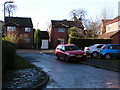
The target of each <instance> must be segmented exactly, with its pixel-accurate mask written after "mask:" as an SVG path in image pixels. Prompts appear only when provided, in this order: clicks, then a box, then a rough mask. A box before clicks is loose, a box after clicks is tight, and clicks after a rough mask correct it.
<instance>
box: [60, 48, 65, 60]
mask: <svg viewBox="0 0 120 90" xmlns="http://www.w3.org/2000/svg"><path fill="white" fill-rule="evenodd" d="M60 57H63V58H64V57H65V46H62V47H61V56H60Z"/></svg>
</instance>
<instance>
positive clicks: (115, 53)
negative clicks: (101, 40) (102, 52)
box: [108, 45, 119, 57]
mask: <svg viewBox="0 0 120 90" xmlns="http://www.w3.org/2000/svg"><path fill="white" fill-rule="evenodd" d="M108 48H109V53H110V54H111V55H112V56H113V57H118V55H119V54H118V53H119V50H118V45H111V46H109V47H108Z"/></svg>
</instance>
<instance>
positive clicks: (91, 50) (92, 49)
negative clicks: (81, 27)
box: [84, 44, 105, 57]
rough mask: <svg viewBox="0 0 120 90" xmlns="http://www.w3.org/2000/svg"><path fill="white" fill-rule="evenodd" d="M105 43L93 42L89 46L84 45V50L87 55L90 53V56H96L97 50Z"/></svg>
mask: <svg viewBox="0 0 120 90" xmlns="http://www.w3.org/2000/svg"><path fill="white" fill-rule="evenodd" d="M103 45H105V44H94V45H92V46H89V47H85V48H84V51H85V52H86V54H87V55H91V56H92V57H97V56H98V55H99V50H100V49H101V47H102V46H103Z"/></svg>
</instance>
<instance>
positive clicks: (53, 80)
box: [17, 52, 120, 89]
mask: <svg viewBox="0 0 120 90" xmlns="http://www.w3.org/2000/svg"><path fill="white" fill-rule="evenodd" d="M17 54H18V55H20V56H22V57H25V58H27V59H28V60H29V61H30V62H31V63H32V64H34V65H35V66H37V67H39V68H42V69H43V71H45V72H46V73H47V74H48V75H49V77H50V81H49V82H48V84H47V86H46V87H45V88H44V89H46V88H120V85H118V72H114V71H109V70H105V69H100V68H95V67H92V66H88V65H84V64H81V63H77V62H69V63H66V62H64V61H63V60H61V61H58V60H56V57H55V56H51V55H46V54H43V53H39V52H36V53H34V52H33V53H31V52H17Z"/></svg>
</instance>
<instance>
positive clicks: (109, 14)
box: [100, 8, 115, 19]
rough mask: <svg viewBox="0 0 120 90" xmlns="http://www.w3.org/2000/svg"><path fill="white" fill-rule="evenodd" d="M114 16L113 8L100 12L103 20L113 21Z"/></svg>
mask: <svg viewBox="0 0 120 90" xmlns="http://www.w3.org/2000/svg"><path fill="white" fill-rule="evenodd" d="M114 16H115V15H114V10H113V9H112V8H103V9H102V10H101V12H100V18H101V19H111V18H114Z"/></svg>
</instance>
